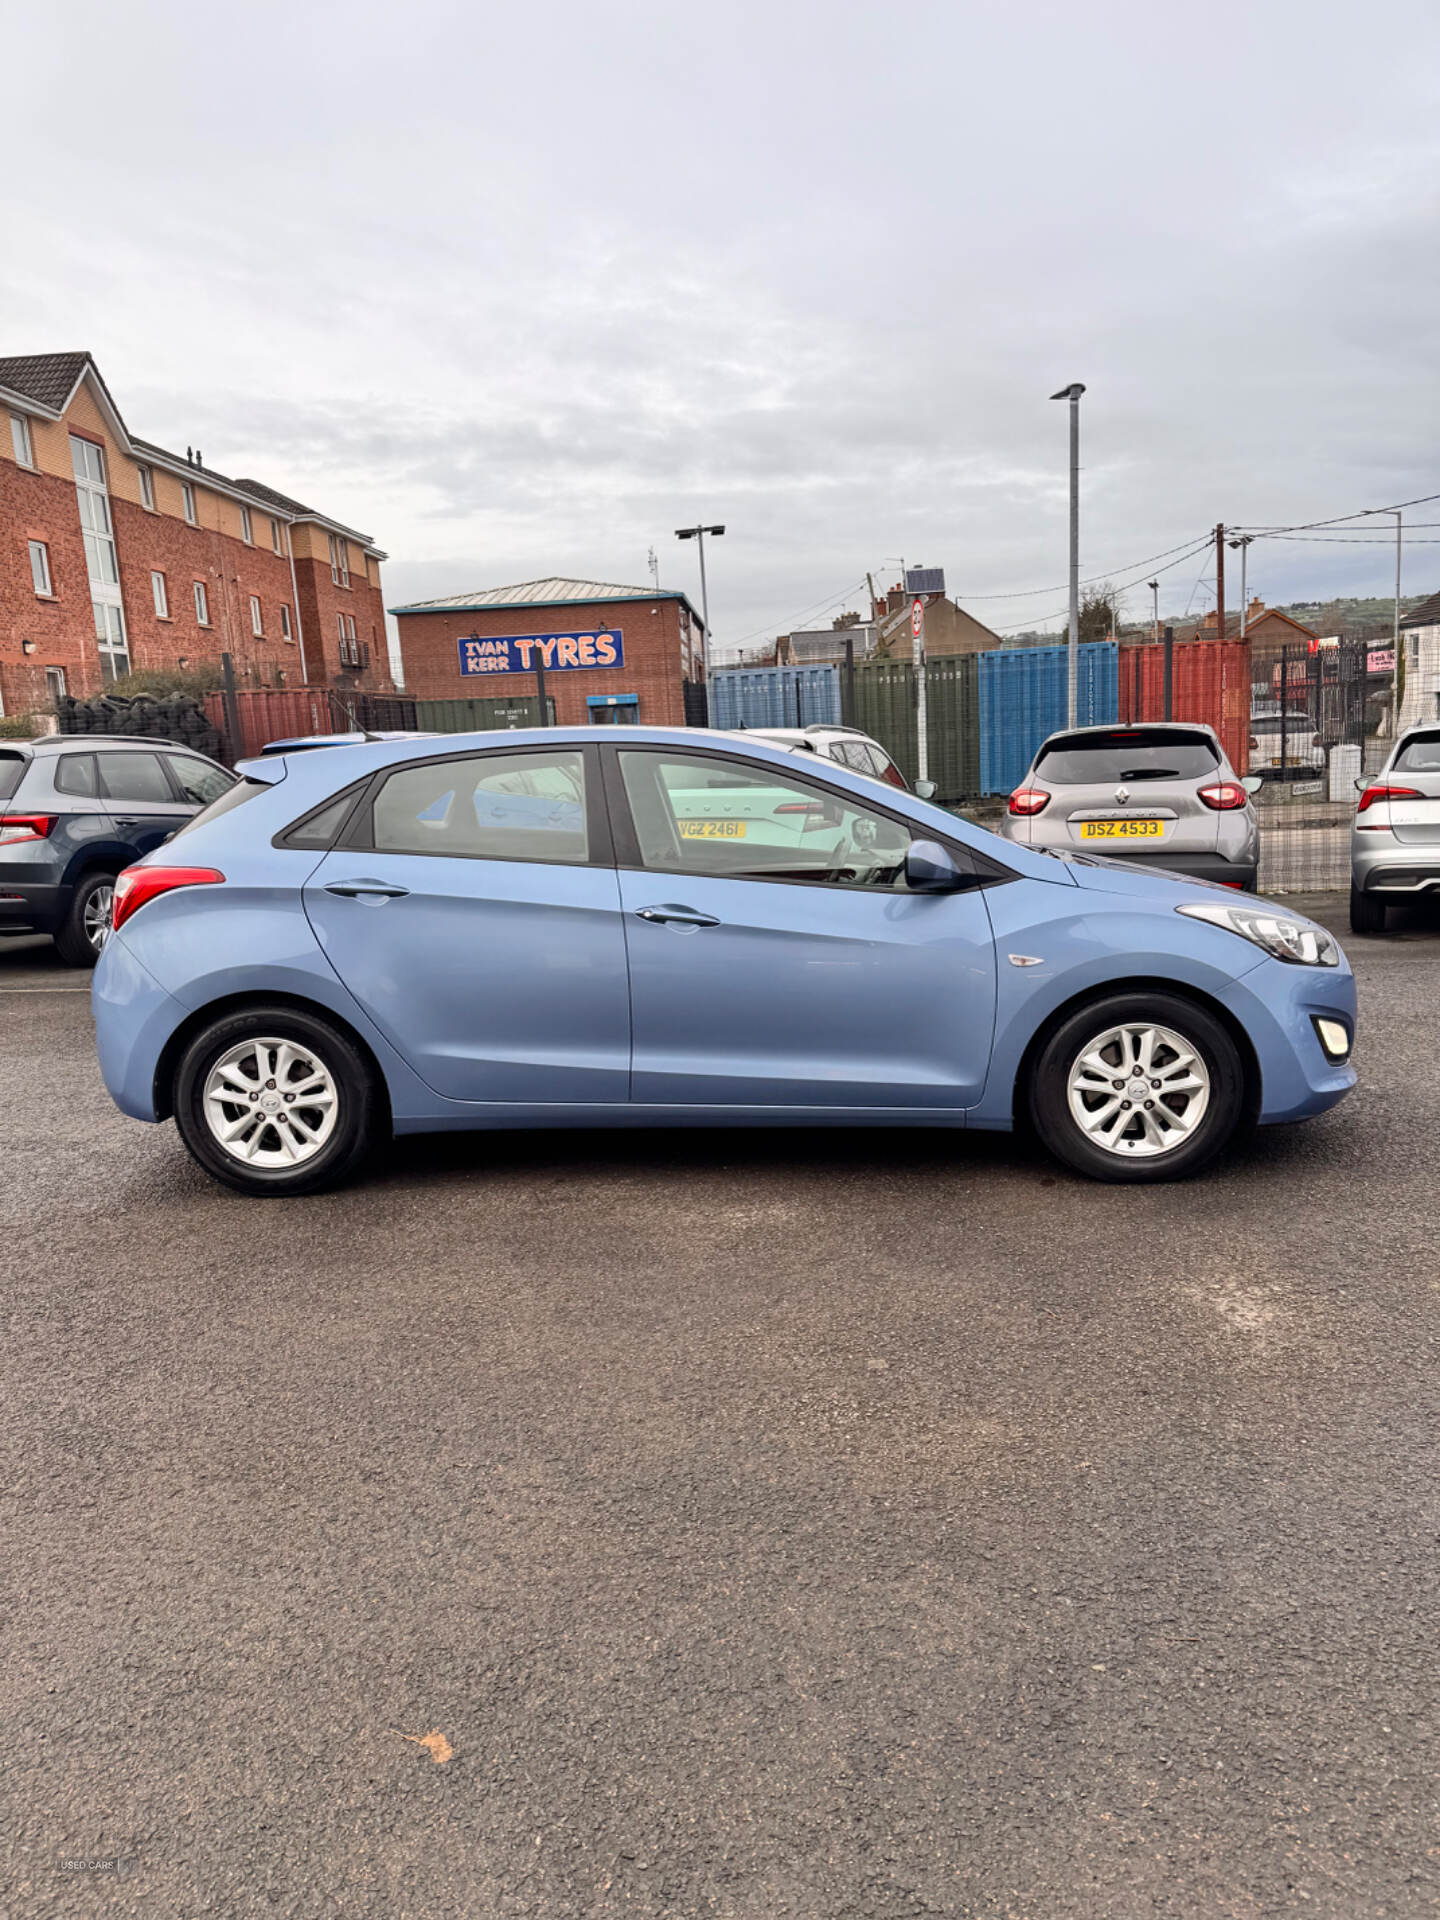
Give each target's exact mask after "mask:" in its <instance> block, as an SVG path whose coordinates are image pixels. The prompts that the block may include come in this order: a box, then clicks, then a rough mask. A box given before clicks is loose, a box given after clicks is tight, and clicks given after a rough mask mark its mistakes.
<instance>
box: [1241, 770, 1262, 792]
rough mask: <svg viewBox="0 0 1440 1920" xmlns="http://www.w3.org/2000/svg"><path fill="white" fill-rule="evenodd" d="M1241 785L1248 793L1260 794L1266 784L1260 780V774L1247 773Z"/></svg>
mask: <svg viewBox="0 0 1440 1920" xmlns="http://www.w3.org/2000/svg"><path fill="white" fill-rule="evenodd" d="M1240 784H1241V786H1242V787H1244V789H1245V791H1246V792H1247V793H1259V791H1260V789H1261V788H1262V787H1263V786H1264V784H1265V782H1264V781H1263V780H1262V779H1261V778H1260V776H1259V774H1258V773H1247V774H1246V776H1245V778H1244V779H1243V780H1242V781H1241V782H1240Z"/></svg>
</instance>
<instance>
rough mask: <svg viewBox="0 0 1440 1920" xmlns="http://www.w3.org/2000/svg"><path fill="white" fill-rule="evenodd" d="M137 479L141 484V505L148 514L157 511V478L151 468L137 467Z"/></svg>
mask: <svg viewBox="0 0 1440 1920" xmlns="http://www.w3.org/2000/svg"><path fill="white" fill-rule="evenodd" d="M135 477H136V479H137V480H138V481H139V482H140V504H141V506H142V507H144V508H145V510H146V511H147V512H148V513H153V512H154V511H155V476H154V475H153V474H152V473H151V471H150V469H149V467H137V468H136V469H135Z"/></svg>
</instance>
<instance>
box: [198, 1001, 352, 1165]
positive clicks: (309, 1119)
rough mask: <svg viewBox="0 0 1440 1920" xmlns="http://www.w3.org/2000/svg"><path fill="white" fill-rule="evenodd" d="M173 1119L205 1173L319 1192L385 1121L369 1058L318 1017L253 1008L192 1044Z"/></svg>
mask: <svg viewBox="0 0 1440 1920" xmlns="http://www.w3.org/2000/svg"><path fill="white" fill-rule="evenodd" d="M174 1104H175V1124H176V1126H177V1127H178V1128H179V1130H180V1138H181V1139H182V1140H183V1141H184V1142H185V1145H186V1146H187V1147H188V1148H189V1149H190V1152H191V1153H192V1154H193V1155H194V1157H195V1159H196V1160H198V1161H199V1163H200V1165H201V1166H202V1167H204V1169H205V1171H206V1172H207V1173H208V1174H211V1175H212V1176H213V1177H214V1178H215V1179H216V1180H219V1181H221V1182H222V1183H223V1184H224V1185H225V1186H227V1187H233V1188H234V1189H235V1191H236V1192H237V1193H249V1194H265V1195H271V1196H280V1195H285V1194H300V1193H315V1192H318V1191H319V1190H320V1189H321V1188H322V1187H330V1186H334V1185H336V1184H337V1183H338V1182H339V1181H341V1180H343V1179H345V1177H346V1176H347V1175H348V1174H350V1173H352V1172H353V1171H354V1170H355V1168H356V1167H357V1166H358V1165H359V1163H360V1161H361V1160H362V1159H363V1158H364V1156H365V1154H366V1152H367V1150H368V1149H369V1147H370V1145H371V1144H372V1142H373V1140H374V1138H375V1136H376V1133H377V1131H378V1129H379V1126H380V1124H381V1115H382V1102H381V1097H380V1090H379V1088H378V1086H377V1084H376V1077H375V1072H374V1069H373V1068H372V1066H371V1065H370V1062H369V1061H368V1060H367V1059H366V1058H365V1056H364V1055H363V1054H362V1053H361V1052H360V1050H359V1048H358V1047H357V1046H356V1045H355V1043H354V1042H353V1041H352V1040H350V1039H348V1038H347V1037H346V1036H345V1035H344V1034H343V1033H341V1032H339V1031H338V1030H337V1029H336V1028H335V1027H332V1026H331V1025H330V1023H329V1022H328V1021H327V1020H324V1019H321V1018H320V1017H319V1016H318V1015H316V1014H310V1013H305V1012H302V1011H301V1010H299V1009H298V1008H295V1007H287V1006H273V1007H264V1006H260V1007H247V1008H246V1009H245V1011H244V1012H243V1013H236V1014H229V1015H227V1016H225V1017H224V1018H222V1019H219V1020H217V1021H216V1022H215V1023H214V1025H213V1026H209V1027H207V1028H206V1029H205V1030H204V1032H203V1033H200V1034H198V1035H197V1036H196V1038H195V1039H194V1040H192V1041H191V1043H190V1045H189V1046H188V1047H187V1048H186V1050H185V1053H184V1054H183V1056H182V1058H181V1061H180V1065H179V1068H178V1070H177V1072H176V1075H175V1103H174Z"/></svg>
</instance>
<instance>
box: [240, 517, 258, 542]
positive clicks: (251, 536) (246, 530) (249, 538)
mask: <svg viewBox="0 0 1440 1920" xmlns="http://www.w3.org/2000/svg"><path fill="white" fill-rule="evenodd" d="M240 538H241V539H242V540H243V541H244V542H245V544H246V546H247V547H253V546H254V544H255V525H254V522H253V521H252V520H251V518H250V509H249V508H248V507H241V509H240Z"/></svg>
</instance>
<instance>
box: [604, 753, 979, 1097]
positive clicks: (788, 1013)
mask: <svg viewBox="0 0 1440 1920" xmlns="http://www.w3.org/2000/svg"><path fill="white" fill-rule="evenodd" d="M616 759H617V760H618V762H619V776H620V777H619V779H618V780H616V781H614V782H612V797H613V801H614V810H615V811H616V813H617V814H620V815H622V816H623V819H622V821H621V823H620V824H617V837H623V840H624V841H625V842H626V843H628V844H626V845H622V847H621V849H620V851H621V868H622V870H621V873H620V896H621V900H622V903H623V906H624V910H625V934H626V941H627V945H628V949H629V956H630V979H631V1004H632V1025H633V1032H634V1073H633V1076H632V1081H631V1094H632V1098H633V1099H634V1100H635V1101H636V1102H639V1103H648V1104H657V1103H659V1104H672V1105H685V1106H692V1105H700V1106H721V1107H724V1106H759V1107H765V1106H775V1107H793V1106H809V1107H825V1108H847V1107H849V1108H865V1107H873V1108H911V1109H916V1110H923V1111H927V1112H934V1111H936V1110H951V1111H955V1110H959V1109H962V1108H965V1107H968V1106H972V1105H973V1104H974V1103H975V1102H976V1101H977V1100H978V1099H979V1097H980V1094H981V1092H982V1090H983V1087H984V1084H985V1076H986V1072H987V1070H988V1067H989V1062H990V1046H991V1038H992V1034H993V1030H994V1020H995V952H994V942H993V939H992V937H991V932H990V918H989V914H988V912H987V909H986V905H985V898H984V893H983V891H982V890H980V889H978V888H976V889H971V890H967V891H963V892H956V893H947V894H922V893H911V892H909V891H908V889H907V888H906V884H905V855H906V852H907V850H908V848H909V844H910V840H911V838H912V833H911V829H910V828H908V827H907V826H905V825H904V824H903V823H902V822H901V820H900V819H899V818H898V817H897V816H895V815H892V814H888V813H884V812H882V811H880V810H879V808H871V807H868V806H866V805H863V804H861V803H859V802H856V801H852V800H851V799H850V798H849V797H848V795H845V794H842V793H841V791H840V790H839V789H838V788H834V787H828V786H825V785H823V784H821V783H818V782H817V783H814V784H812V783H810V782H809V781H802V780H796V779H792V778H790V777H789V776H788V774H786V773H782V772H779V771H778V770H777V772H776V773H775V774H774V775H773V776H772V775H771V774H770V772H769V771H768V769H764V770H762V769H760V768H758V767H757V765H756V763H755V762H754V761H753V760H751V761H744V760H738V759H731V758H729V757H728V756H726V755H724V754H720V753H708V752H707V753H683V752H681V753H677V752H673V751H671V750H669V749H664V748H650V749H644V748H636V749H634V750H633V751H631V750H620V751H618V752H617V753H616Z"/></svg>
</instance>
